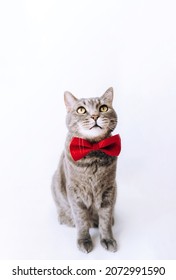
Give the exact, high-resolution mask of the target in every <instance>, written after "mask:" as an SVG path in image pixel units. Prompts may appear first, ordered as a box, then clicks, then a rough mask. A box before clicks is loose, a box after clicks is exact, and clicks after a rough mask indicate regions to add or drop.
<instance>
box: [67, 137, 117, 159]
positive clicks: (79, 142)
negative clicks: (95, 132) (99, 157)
mask: <svg viewBox="0 0 176 280" xmlns="http://www.w3.org/2000/svg"><path fill="white" fill-rule="evenodd" d="M97 150H98V151H102V152H103V153H105V154H107V155H109V156H118V155H119V154H120V151H121V139H120V136H119V134H118V135H114V136H111V137H108V138H106V139H104V140H102V141H100V142H98V143H91V142H89V141H87V140H85V139H82V138H78V137H74V138H72V140H71V143H70V153H71V156H72V158H73V159H74V160H75V161H77V160H79V159H81V158H83V157H85V156H86V155H87V154H89V153H90V152H92V151H97Z"/></svg>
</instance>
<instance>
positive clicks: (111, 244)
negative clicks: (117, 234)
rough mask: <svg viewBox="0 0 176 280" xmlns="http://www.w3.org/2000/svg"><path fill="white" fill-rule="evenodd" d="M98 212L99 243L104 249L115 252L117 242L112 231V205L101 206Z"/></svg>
mask: <svg viewBox="0 0 176 280" xmlns="http://www.w3.org/2000/svg"><path fill="white" fill-rule="evenodd" d="M98 212H99V231H100V243H101V245H102V246H103V247H104V248H105V249H106V250H109V251H111V252H116V251H117V243H116V240H115V239H114V237H113V233H112V207H111V206H109V207H105V208H104V207H101V208H100V209H99V211H98Z"/></svg>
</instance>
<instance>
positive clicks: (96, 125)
mask: <svg viewBox="0 0 176 280" xmlns="http://www.w3.org/2000/svg"><path fill="white" fill-rule="evenodd" d="M96 127H99V128H101V129H102V127H101V126H99V125H98V124H97V123H96V124H94V125H93V126H92V127H91V128H90V130H91V129H92V128H96Z"/></svg>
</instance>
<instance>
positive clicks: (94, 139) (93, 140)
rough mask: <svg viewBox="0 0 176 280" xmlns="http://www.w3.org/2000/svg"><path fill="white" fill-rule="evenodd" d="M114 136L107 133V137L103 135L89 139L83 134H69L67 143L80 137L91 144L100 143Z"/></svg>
mask: <svg viewBox="0 0 176 280" xmlns="http://www.w3.org/2000/svg"><path fill="white" fill-rule="evenodd" d="M110 136H112V134H111V133H106V134H105V135H103V136H102V135H101V136H97V137H94V138H89V137H84V136H83V135H81V134H73V133H68V135H67V141H71V139H72V138H74V137H78V138H82V139H85V140H87V141H89V142H91V143H98V142H100V141H102V140H104V139H106V138H108V137H110Z"/></svg>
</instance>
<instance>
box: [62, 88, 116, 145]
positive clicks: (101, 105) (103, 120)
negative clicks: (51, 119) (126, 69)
mask: <svg viewBox="0 0 176 280" xmlns="http://www.w3.org/2000/svg"><path fill="white" fill-rule="evenodd" d="M64 100H65V105H66V108H67V119H66V123H67V127H68V130H69V132H70V133H71V134H72V136H77V137H81V138H84V139H87V140H89V141H100V140H102V139H104V138H106V137H108V136H109V135H110V134H111V132H112V131H113V130H114V129H115V127H116V125H117V115H116V112H115V110H114V109H113V107H112V101H113V88H109V89H108V90H107V91H106V92H105V93H104V94H103V95H102V96H101V97H99V98H98V97H97V98H82V99H77V98H76V97H75V96H73V95H72V94H71V93H70V92H68V91H66V92H65V93H64Z"/></svg>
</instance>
